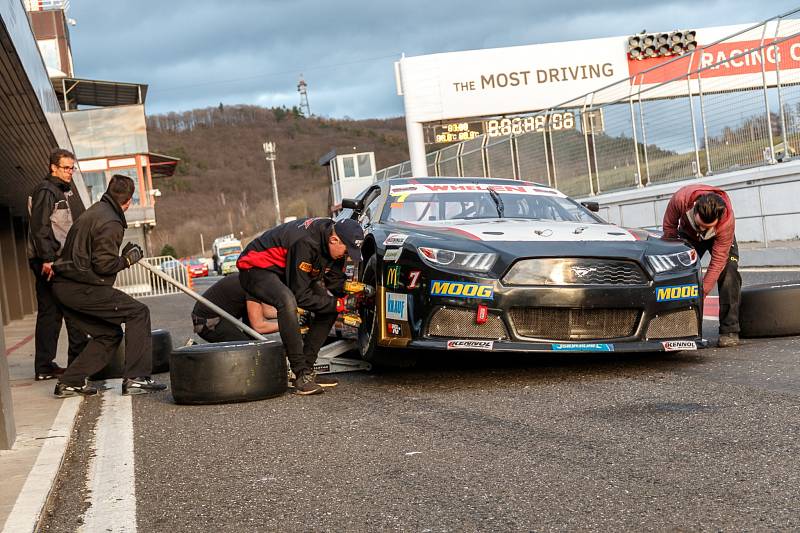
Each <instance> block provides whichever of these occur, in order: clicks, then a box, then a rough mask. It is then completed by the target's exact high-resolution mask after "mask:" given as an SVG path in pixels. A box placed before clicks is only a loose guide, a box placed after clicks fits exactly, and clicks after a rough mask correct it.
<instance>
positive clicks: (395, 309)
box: [386, 292, 408, 321]
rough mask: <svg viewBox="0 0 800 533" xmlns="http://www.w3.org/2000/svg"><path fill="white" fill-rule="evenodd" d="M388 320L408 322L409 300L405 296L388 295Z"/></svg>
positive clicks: (390, 293)
mask: <svg viewBox="0 0 800 533" xmlns="http://www.w3.org/2000/svg"><path fill="white" fill-rule="evenodd" d="M386 318H388V319H391V320H403V321H405V320H408V298H407V295H405V294H398V293H395V292H387V293H386Z"/></svg>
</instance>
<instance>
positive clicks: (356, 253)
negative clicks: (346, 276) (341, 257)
mask: <svg viewBox="0 0 800 533" xmlns="http://www.w3.org/2000/svg"><path fill="white" fill-rule="evenodd" d="M333 230H334V231H335V232H336V235H337V236H338V237H339V238H340V239H341V240H342V242H343V243H344V244H345V245H346V246H347V255H349V256H350V259H352V260H353V261H361V244H362V243H363V242H364V230H363V229H361V225H360V224H359V223H358V222H356V221H355V220H353V219H352V218H346V219H344V220H340V221H338V222H337V223H336V224H334V225H333Z"/></svg>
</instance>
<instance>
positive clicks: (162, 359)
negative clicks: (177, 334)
mask: <svg viewBox="0 0 800 533" xmlns="http://www.w3.org/2000/svg"><path fill="white" fill-rule="evenodd" d="M171 353H172V335H170V333H169V331H167V330H165V329H154V330H153V374H160V373H162V372H169V356H170V354H171Z"/></svg>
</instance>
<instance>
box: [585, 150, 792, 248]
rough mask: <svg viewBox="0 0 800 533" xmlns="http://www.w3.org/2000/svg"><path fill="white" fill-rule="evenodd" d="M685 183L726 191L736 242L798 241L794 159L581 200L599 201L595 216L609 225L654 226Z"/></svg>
mask: <svg viewBox="0 0 800 533" xmlns="http://www.w3.org/2000/svg"><path fill="white" fill-rule="evenodd" d="M691 183H705V184H708V185H713V186H716V187H719V188H721V189H723V190H724V191H726V192H727V193H728V195H729V196H730V198H731V201H732V202H733V209H734V213H735V215H736V238H737V239H738V241H739V242H755V243H761V244H763V245H764V246H766V247H773V246H780V244H779V243H778V242H776V241H798V240H800V160H797V161H789V162H785V163H780V164H776V165H771V166H766V167H758V168H753V169H747V170H739V171H735V172H726V173H725V174H720V175H719V176H706V177H704V178H701V179H699V180H697V179H693V180H687V181H680V182H674V183H667V184H660V185H650V186H648V187H643V188H639V189H634V190H627V191H620V192H614V193H607V194H600V195H597V196H593V197H587V198H581V200H592V201H597V202H599V204H600V213H599V214H600V216H602V217H603V218H604V219H606V220H608V221H609V222H614V223H616V224H619V225H622V226H626V227H629V228H660V227H661V222H662V220H663V217H664V211H665V210H666V207H667V204H668V203H669V199H670V197H671V196H672V194H673V193H674V192H675V191H677V190H678V189H679V188H680V187H682V186H684V185H688V184H691Z"/></svg>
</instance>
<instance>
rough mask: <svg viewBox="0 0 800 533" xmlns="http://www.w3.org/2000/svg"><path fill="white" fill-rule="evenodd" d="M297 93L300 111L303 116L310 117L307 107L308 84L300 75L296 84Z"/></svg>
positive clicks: (309, 109) (309, 110)
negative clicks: (298, 94)
mask: <svg viewBox="0 0 800 533" xmlns="http://www.w3.org/2000/svg"><path fill="white" fill-rule="evenodd" d="M297 92H299V93H300V111H302V112H303V114H305V116H307V117H310V116H311V107H310V106H309V105H308V84H307V83H306V80H304V79H303V75H302V74H300V81H299V82H298V83H297Z"/></svg>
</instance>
